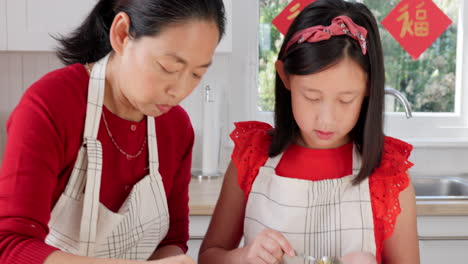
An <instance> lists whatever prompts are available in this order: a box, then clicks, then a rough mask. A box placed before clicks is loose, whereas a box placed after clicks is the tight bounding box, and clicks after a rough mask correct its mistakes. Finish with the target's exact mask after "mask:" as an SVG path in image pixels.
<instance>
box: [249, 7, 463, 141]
mask: <svg viewBox="0 0 468 264" xmlns="http://www.w3.org/2000/svg"><path fill="white" fill-rule="evenodd" d="M357 1H358V2H363V3H364V4H366V5H367V6H368V7H369V9H371V11H372V12H373V14H374V15H375V17H376V19H377V21H378V23H379V28H380V33H381V38H382V45H383V49H384V57H385V69H386V85H387V86H388V87H392V88H395V89H397V90H399V91H401V92H402V93H403V94H404V95H405V96H406V98H407V99H408V101H409V102H410V103H411V106H412V108H413V116H414V117H413V118H412V119H409V120H407V119H406V118H405V115H404V113H403V111H404V108H403V106H402V105H401V104H400V103H399V102H398V101H396V99H395V98H393V97H391V96H386V112H387V113H386V124H385V127H386V132H387V133H388V134H389V135H392V136H397V137H402V138H405V139H410V138H411V139H415V138H419V139H421V138H426V139H429V138H430V139H431V140H432V139H433V138H439V139H440V138H452V139H453V138H460V137H468V133H467V130H468V129H466V127H468V122H467V121H468V120H467V116H468V115H467V113H468V111H467V108H468V107H466V105H467V104H468V98H467V97H468V96H467V94H468V80H467V78H466V77H465V78H464V76H463V75H467V74H466V72H467V71H468V62H467V58H466V57H467V56H466V54H464V53H462V51H463V50H467V46H468V37H467V35H466V32H464V31H463V29H464V28H465V29H466V28H468V11H467V9H468V7H467V6H466V4H464V1H463V0H433V1H434V3H435V4H436V5H437V6H438V7H439V8H440V9H441V10H442V11H443V12H444V13H445V14H446V15H447V16H449V17H450V19H451V20H452V22H453V23H452V24H451V25H450V26H449V28H448V29H447V30H446V31H445V32H444V33H443V34H442V35H441V36H440V37H439V38H438V39H437V40H436V41H435V42H434V43H433V44H432V45H431V46H430V47H429V49H427V50H426V51H425V52H424V53H423V54H422V55H421V56H420V58H419V59H418V60H417V61H414V60H413V59H412V58H411V56H409V55H408V54H407V52H406V51H405V50H404V49H403V48H402V47H401V46H400V45H399V44H398V42H397V41H396V40H395V39H394V38H393V37H392V36H391V35H390V33H388V31H387V30H386V29H385V28H384V27H383V26H382V25H381V23H380V22H381V21H382V20H383V18H384V17H385V16H386V15H387V14H388V13H389V12H390V11H391V10H392V9H393V8H394V7H395V6H396V5H397V4H398V2H400V0H357ZM289 2H290V1H289V0H259V31H258V32H259V35H258V55H259V61H258V89H257V90H255V91H254V92H253V93H254V94H252V95H253V98H256V100H253V101H254V102H255V106H253V107H252V115H253V117H252V118H254V119H260V120H263V121H267V122H270V123H272V112H271V111H272V110H273V106H274V80H275V71H274V62H275V60H276V58H277V54H278V51H279V49H280V47H281V43H282V41H283V36H282V35H281V34H280V33H279V32H278V31H277V30H276V28H275V27H274V26H272V25H271V20H272V19H273V18H274V17H275V16H276V15H277V14H278V13H279V12H281V10H283V9H284V7H285V6H286V5H287V4H288V3H289ZM463 47H465V49H463ZM462 72H465V74H462ZM462 102H465V103H464V104H462Z"/></svg>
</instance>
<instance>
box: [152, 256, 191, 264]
mask: <svg viewBox="0 0 468 264" xmlns="http://www.w3.org/2000/svg"><path fill="white" fill-rule="evenodd" d="M149 263H151V264H195V261H193V259H192V258H190V257H189V256H187V255H178V256H174V257H169V258H164V259H160V260H153V261H149Z"/></svg>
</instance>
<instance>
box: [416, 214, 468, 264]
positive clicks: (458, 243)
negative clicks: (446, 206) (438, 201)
mask: <svg viewBox="0 0 468 264" xmlns="http://www.w3.org/2000/svg"><path fill="white" fill-rule="evenodd" d="M467 226H468V216H419V217H418V235H419V250H420V255H421V263H422V264H436V263H467V259H468V228H467Z"/></svg>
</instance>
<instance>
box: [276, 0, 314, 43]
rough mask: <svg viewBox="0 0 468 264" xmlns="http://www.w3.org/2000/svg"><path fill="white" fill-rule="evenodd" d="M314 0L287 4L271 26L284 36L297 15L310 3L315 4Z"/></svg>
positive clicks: (295, 1)
mask: <svg viewBox="0 0 468 264" xmlns="http://www.w3.org/2000/svg"><path fill="white" fill-rule="evenodd" d="M315 1H316V0H293V1H291V3H289V4H288V5H287V6H286V8H285V9H284V10H283V11H282V12H281V13H280V14H279V15H278V16H277V17H275V19H273V21H272V23H273V25H274V26H275V27H276V28H277V29H278V31H279V32H280V33H281V34H283V35H286V33H287V32H288V29H289V26H291V24H292V22H293V21H294V19H295V18H296V17H297V16H298V15H299V13H300V12H301V11H302V10H303V9H304V8H305V7H306V6H308V5H309V4H310V3H312V2H315Z"/></svg>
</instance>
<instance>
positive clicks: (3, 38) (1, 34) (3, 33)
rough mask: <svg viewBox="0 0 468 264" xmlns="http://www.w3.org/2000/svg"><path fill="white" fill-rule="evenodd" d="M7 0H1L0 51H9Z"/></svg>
mask: <svg viewBox="0 0 468 264" xmlns="http://www.w3.org/2000/svg"><path fill="white" fill-rule="evenodd" d="M6 25H7V18H6V0H0V51H2V50H6V49H7V28H6Z"/></svg>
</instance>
